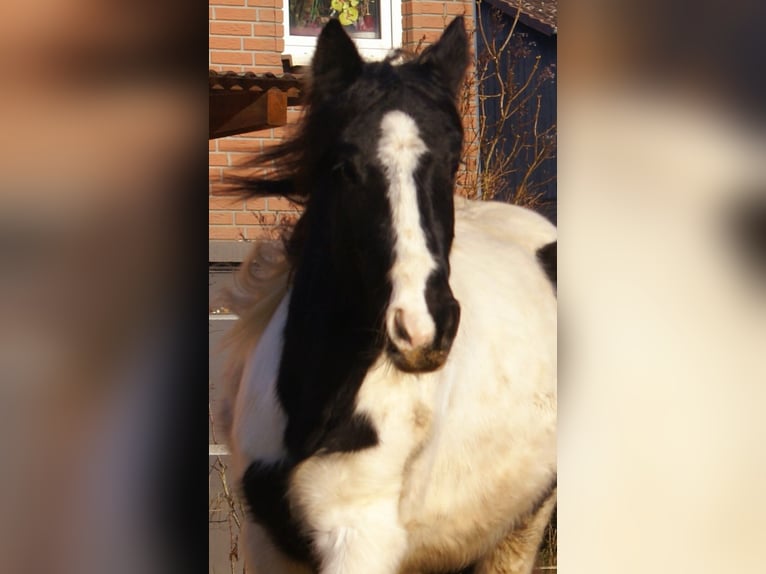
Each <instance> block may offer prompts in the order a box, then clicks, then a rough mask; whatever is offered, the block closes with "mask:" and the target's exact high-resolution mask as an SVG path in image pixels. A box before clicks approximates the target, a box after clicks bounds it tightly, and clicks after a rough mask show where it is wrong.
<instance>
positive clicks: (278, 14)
mask: <svg viewBox="0 0 766 574" xmlns="http://www.w3.org/2000/svg"><path fill="white" fill-rule="evenodd" d="M258 21H259V22H282V10H276V9H274V8H258Z"/></svg>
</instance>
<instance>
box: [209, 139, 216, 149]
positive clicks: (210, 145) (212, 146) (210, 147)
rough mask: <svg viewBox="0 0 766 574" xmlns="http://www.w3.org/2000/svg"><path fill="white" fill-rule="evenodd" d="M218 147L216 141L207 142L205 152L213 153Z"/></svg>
mask: <svg viewBox="0 0 766 574" xmlns="http://www.w3.org/2000/svg"><path fill="white" fill-rule="evenodd" d="M217 146H218V140H217V139H216V140H207V151H215V150H216V149H217Z"/></svg>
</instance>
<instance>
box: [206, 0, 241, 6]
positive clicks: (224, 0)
mask: <svg viewBox="0 0 766 574" xmlns="http://www.w3.org/2000/svg"><path fill="white" fill-rule="evenodd" d="M210 4H211V5H213V6H244V5H245V0H210Z"/></svg>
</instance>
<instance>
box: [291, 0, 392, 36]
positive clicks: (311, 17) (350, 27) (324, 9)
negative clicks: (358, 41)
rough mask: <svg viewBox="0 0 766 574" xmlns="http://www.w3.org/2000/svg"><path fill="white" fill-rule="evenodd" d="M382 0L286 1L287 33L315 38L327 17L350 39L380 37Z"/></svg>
mask: <svg viewBox="0 0 766 574" xmlns="http://www.w3.org/2000/svg"><path fill="white" fill-rule="evenodd" d="M382 1H383V0H290V34H291V35H293V36H317V35H319V31H320V30H321V29H322V26H324V25H325V23H326V22H327V21H328V20H329V19H330V18H337V19H338V20H340V23H341V24H343V26H344V27H345V29H346V32H348V33H349V35H350V36H351V37H353V38H371V39H376V38H380V3H381V2H382Z"/></svg>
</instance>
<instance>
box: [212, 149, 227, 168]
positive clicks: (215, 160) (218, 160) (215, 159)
mask: <svg viewBox="0 0 766 574" xmlns="http://www.w3.org/2000/svg"><path fill="white" fill-rule="evenodd" d="M207 155H208V165H219V166H222V165H229V158H228V157H226V154H225V153H217V152H212V153H208V154H207Z"/></svg>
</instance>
